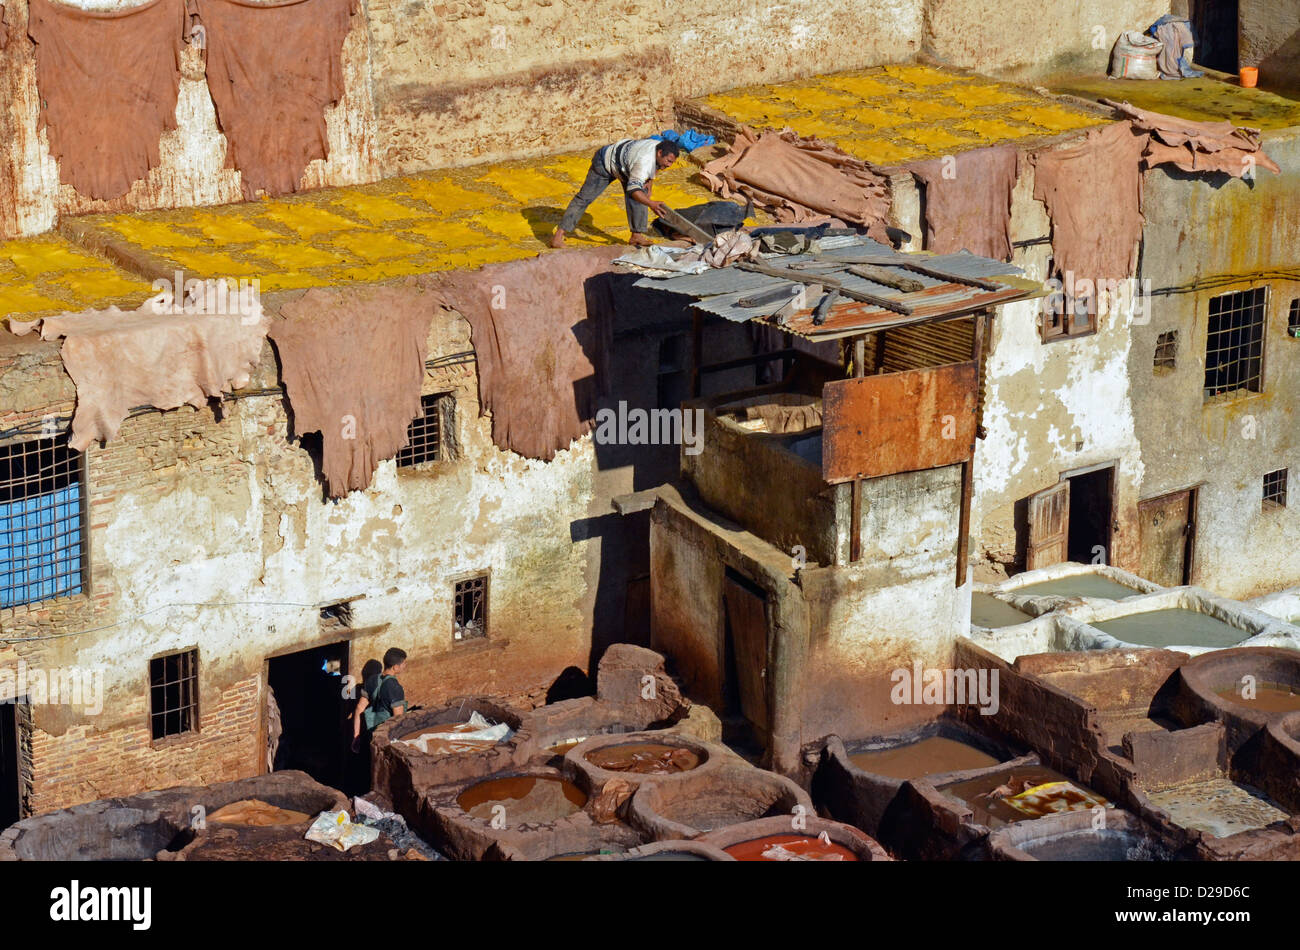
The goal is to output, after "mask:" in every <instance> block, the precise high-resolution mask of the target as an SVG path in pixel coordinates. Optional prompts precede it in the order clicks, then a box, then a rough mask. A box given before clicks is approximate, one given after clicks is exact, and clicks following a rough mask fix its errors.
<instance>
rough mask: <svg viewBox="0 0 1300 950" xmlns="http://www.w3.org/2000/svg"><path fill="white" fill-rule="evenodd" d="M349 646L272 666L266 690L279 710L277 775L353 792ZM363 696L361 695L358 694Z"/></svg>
mask: <svg viewBox="0 0 1300 950" xmlns="http://www.w3.org/2000/svg"><path fill="white" fill-rule="evenodd" d="M347 674H348V644H347V642H346V641H344V642H339V643H330V644H326V645H325V646H321V647H314V648H312V649H310V650H302V651H299V652H298V653H288V654H285V655H284V656H276V657H272V658H271V659H270V660H269V661H268V662H267V684H268V685H269V686H270V688H271V691H272V692H273V693H274V694H275V702H276V705H277V706H279V709H280V723H281V733H280V740H279V745H278V746H277V748H276V751H275V760H274V770H275V771H277V772H280V771H283V770H285V769H299V770H301V771H303V772H306V773H307V774H308V775H310V776H311V777H312V778H314V779H316V781H318V782H322V783H324V784H325V785H329V786H331V787H332V788H340V789H343V790H344V791H346V792H350V791H351V790H350V789H349V788H346V787H345V786H346V785H350V784H351V781H350V780H349V776H348V774H347V772H348V769H347V763H348V755H349V751H348V750H349V746H350V745H351V743H352V732H351V729H350V728H349V727H350V720H349V719H348V714H349V713H350V712H351V711H352V706H353V702H352V700H350V699H347V698H345V697H344V690H345V680H344V677H346V676H347ZM358 695H359V694H358Z"/></svg>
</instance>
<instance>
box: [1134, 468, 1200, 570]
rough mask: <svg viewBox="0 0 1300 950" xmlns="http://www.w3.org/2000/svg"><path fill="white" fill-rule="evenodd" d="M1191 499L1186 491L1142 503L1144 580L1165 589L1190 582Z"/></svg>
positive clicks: (1139, 516)
mask: <svg viewBox="0 0 1300 950" xmlns="http://www.w3.org/2000/svg"><path fill="white" fill-rule="evenodd" d="M1191 500H1192V493H1191V491H1190V490H1184V491H1176V492H1174V493H1173V494H1170V495H1163V496H1161V497H1159V498H1151V499H1149V500H1147V501H1142V502H1138V527H1139V547H1140V551H1141V559H1142V560H1141V568H1140V569H1139V570H1138V574H1139V575H1140V576H1141V577H1145V578H1146V579H1147V580H1149V581H1151V582H1152V583H1155V584H1160V585H1162V586H1164V587H1178V586H1181V585H1182V584H1185V583H1187V581H1186V576H1187V549H1188V546H1189V544H1188V542H1189V536H1190V532H1191V526H1192V525H1191V521H1192V519H1191Z"/></svg>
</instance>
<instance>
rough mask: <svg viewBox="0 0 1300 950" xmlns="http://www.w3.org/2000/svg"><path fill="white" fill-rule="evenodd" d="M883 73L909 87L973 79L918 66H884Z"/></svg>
mask: <svg viewBox="0 0 1300 950" xmlns="http://www.w3.org/2000/svg"><path fill="white" fill-rule="evenodd" d="M884 73H885V75H886V76H892V77H893V78H895V79H897V80H898V81H899V82H902V83H906V84H907V85H909V86H943V85H946V84H948V83H950V82H970V81H971V80H972V79H973V77H970V76H958V75H956V74H955V73H949V72H944V71H943V70H942V69H935V68H934V67H933V66H921V65H919V64H913V65H908V66H886V67H884Z"/></svg>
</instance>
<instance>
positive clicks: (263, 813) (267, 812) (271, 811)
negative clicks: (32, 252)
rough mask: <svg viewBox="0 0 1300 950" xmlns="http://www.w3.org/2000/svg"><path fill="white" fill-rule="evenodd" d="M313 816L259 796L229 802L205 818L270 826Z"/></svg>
mask: <svg viewBox="0 0 1300 950" xmlns="http://www.w3.org/2000/svg"><path fill="white" fill-rule="evenodd" d="M313 817H314V816H312V815H308V814H307V813H306V812H301V811H294V810H292V809H289V808H279V807H277V806H275V805H272V804H270V803H269V802H264V801H262V800H261V799H260V798H245V799H244V800H243V801H238V802H231V803H230V804H229V805H226V806H224V807H222V808H218V809H217V810H216V811H214V812H213V813H212V814H210V815H208V818H207V820H208V821H211V822H217V823H219V824H225V825H245V826H254V827H261V828H265V827H271V826H275V825H302V824H306V823H307V822H309V821H311V820H312V818H313Z"/></svg>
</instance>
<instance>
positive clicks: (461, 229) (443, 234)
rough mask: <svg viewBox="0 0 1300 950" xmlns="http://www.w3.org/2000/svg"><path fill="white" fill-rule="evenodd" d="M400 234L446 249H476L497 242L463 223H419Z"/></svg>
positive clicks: (405, 228) (406, 228)
mask: <svg viewBox="0 0 1300 950" xmlns="http://www.w3.org/2000/svg"><path fill="white" fill-rule="evenodd" d="M402 233H404V234H405V233H410V234H415V235H418V236H419V237H421V238H425V239H427V240H429V241H432V242H433V243H435V244H442V245H446V246H447V247H477V246H478V245H481V244H491V243H492V242H493V241H494V240H497V239H496V238H494V237H492V236H491V235H489V234H485V233H484V232H482V231H476V230H475V229H474V228H472V227H470V225H469V224H467V223H466V222H464V221H421V222H420V223H419V224H415V225H411V226H410V227H404V228H402Z"/></svg>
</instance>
